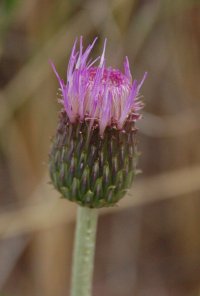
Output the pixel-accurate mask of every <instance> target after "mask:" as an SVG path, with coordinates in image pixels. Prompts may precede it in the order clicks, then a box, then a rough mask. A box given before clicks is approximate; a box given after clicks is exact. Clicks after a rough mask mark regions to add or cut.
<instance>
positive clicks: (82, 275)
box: [71, 206, 98, 296]
mask: <svg viewBox="0 0 200 296" xmlns="http://www.w3.org/2000/svg"><path fill="white" fill-rule="evenodd" d="M97 217H98V211H97V210H96V209H90V208H86V207H81V206H79V207H78V213H77V225H76V234H75V246H74V254H73V268H72V285H71V296H91V290H92V278H93V268H94V251H95V241H96V228H97Z"/></svg>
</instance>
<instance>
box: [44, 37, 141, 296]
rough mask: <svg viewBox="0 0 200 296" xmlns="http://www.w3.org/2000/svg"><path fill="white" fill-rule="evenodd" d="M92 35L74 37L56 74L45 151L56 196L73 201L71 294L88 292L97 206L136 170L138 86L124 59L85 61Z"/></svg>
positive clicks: (119, 193) (119, 191) (116, 195)
mask: <svg viewBox="0 0 200 296" xmlns="http://www.w3.org/2000/svg"><path fill="white" fill-rule="evenodd" d="M95 42H96V39H95V40H94V41H93V43H92V44H90V45H89V46H88V47H87V48H86V49H85V51H84V50H83V43H82V37H81V38H80V46H79V50H78V51H77V50H76V47H77V40H76V41H75V43H74V46H73V48H72V52H71V56H70V59H69V64H68V67H67V77H66V82H65V81H64V80H63V79H61V78H60V76H59V74H58V73H57V70H56V68H55V66H54V64H53V63H52V67H53V70H54V72H55V75H56V77H57V79H58V82H59V85H60V92H61V98H60V99H59V101H60V103H61V110H60V114H59V122H58V128H57V131H56V134H55V136H54V138H53V141H52V148H51V151H50V156H49V169H50V177H51V180H52V183H53V184H54V186H55V188H56V189H57V190H58V191H59V192H60V193H61V195H62V196H63V197H64V198H66V199H68V200H70V201H72V202H75V203H77V204H78V205H79V207H78V214H77V227H76V236H75V247H74V256H73V270H72V287H71V296H90V295H91V282H92V273H93V265H94V264H93V259H94V249H95V236H96V225H97V214H98V210H97V209H98V208H102V207H110V206H114V205H115V204H116V203H117V202H118V201H119V200H120V199H121V198H122V197H123V196H124V195H125V193H126V192H127V190H128V188H129V187H130V185H131V184H132V181H133V179H134V176H135V175H136V172H137V170H136V162H137V156H138V153H137V148H136V132H137V129H136V127H135V123H136V121H137V120H138V119H140V118H141V115H140V109H141V108H142V102H141V100H140V88H141V86H142V84H143V82H144V80H145V78H146V73H145V74H144V76H143V78H142V80H141V81H140V82H137V80H133V78H132V75H131V72H130V67H129V61H128V58H127V57H126V58H125V60H124V73H122V72H121V71H120V70H118V69H114V68H111V67H106V63H105V49H106V40H105V42H104V47H103V51H102V54H101V56H98V57H97V58H96V59H94V60H89V55H90V53H91V51H92V49H93V47H94V45H95Z"/></svg>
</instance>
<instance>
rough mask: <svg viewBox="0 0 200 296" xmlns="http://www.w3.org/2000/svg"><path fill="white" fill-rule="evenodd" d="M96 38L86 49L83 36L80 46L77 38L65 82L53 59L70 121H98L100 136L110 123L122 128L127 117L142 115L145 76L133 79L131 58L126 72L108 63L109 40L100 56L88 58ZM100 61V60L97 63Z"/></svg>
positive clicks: (134, 117) (125, 67)
mask: <svg viewBox="0 0 200 296" xmlns="http://www.w3.org/2000/svg"><path fill="white" fill-rule="evenodd" d="M96 40H97V38H95V39H94V41H93V43H92V44H90V45H89V46H88V47H87V48H86V50H85V51H83V42H82V37H81V38H80V46H79V50H78V51H77V50H76V47H77V39H76V41H75V43H74V46H73V48H72V52H71V56H70V59H69V64H68V67H67V77H66V82H64V80H63V79H61V78H60V76H59V74H58V73H57V71H56V68H55V66H54V64H53V63H51V64H52V67H53V70H54V72H55V74H56V77H57V79H58V81H59V84H60V89H61V93H62V100H61V102H62V104H63V106H64V109H65V111H66V114H67V116H68V118H69V121H70V122H71V123H75V122H76V121H81V122H83V121H84V120H88V121H89V122H90V127H92V126H93V124H94V123H95V124H96V123H97V124H98V126H99V132H100V136H101V137H103V135H104V131H105V129H106V127H108V126H115V127H116V128H117V129H119V130H121V129H122V128H123V126H124V124H125V122H126V120H127V119H129V120H132V121H136V120H137V119H138V118H140V114H139V110H140V109H141V108H142V103H141V101H140V100H139V92H140V88H141V86H142V84H143V82H144V80H145V78H146V75H147V73H145V74H144V76H143V78H142V80H141V81H140V82H139V83H138V82H137V80H133V79H132V75H131V72H130V67H129V61H128V58H127V57H126V58H125V61H124V73H122V72H121V71H120V70H118V69H114V68H111V67H106V63H105V49H106V40H105V42H104V47H103V51H102V54H101V56H98V57H97V58H96V59H94V60H91V59H90V60H89V55H90V53H91V51H92V49H93V47H94V45H95V43H96ZM97 62H98V64H97Z"/></svg>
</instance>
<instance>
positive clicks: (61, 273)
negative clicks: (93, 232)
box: [0, 0, 200, 296]
mask: <svg viewBox="0 0 200 296" xmlns="http://www.w3.org/2000/svg"><path fill="white" fill-rule="evenodd" d="M80 35H83V36H84V44H85V45H87V44H88V43H89V42H91V40H93V38H94V36H99V41H98V44H97V46H96V48H95V49H94V51H93V53H94V55H95V54H97V53H99V52H100V51H101V49H102V44H103V40H104V38H105V37H107V38H108V47H107V53H106V56H107V64H109V65H113V66H114V67H121V66H122V62H123V57H124V56H125V55H128V57H129V59H130V64H131V69H132V73H133V75H134V77H136V78H138V79H140V78H141V77H142V74H143V73H144V71H148V78H147V80H146V82H145V84H144V86H143V89H142V94H143V95H144V101H145V105H146V106H145V109H144V112H143V115H144V116H143V119H142V120H141V121H140V122H139V123H138V128H139V135H138V139H139V144H138V145H139V150H140V151H141V152H142V154H141V157H140V162H139V168H141V170H142V171H143V173H142V174H141V175H140V176H138V177H137V180H136V181H135V183H134V186H133V187H132V189H131V190H130V192H129V193H128V194H127V196H126V198H124V199H123V200H122V201H121V202H120V203H119V206H118V207H115V208H113V209H109V211H104V210H101V215H100V220H99V228H98V237H97V251H96V258H95V260H96V266H95V275H94V293H93V295H95V296H100V295H109V296H122V295H123V296H132V295H134V296H165V295H166V296H169V295H170V296H179V295H180V296H200V231H199V225H200V215H199V213H200V1H199V0H176V1H173V0H160V1H159V0H111V1H109V0H67V1H66V0H59V1H57V0H26V1H22V0H1V2H0V291H1V292H0V295H1V296H40V295H42V296H58V295H59V296H64V295H69V279H70V269H71V255H72V245H73V236H74V225H75V224H74V221H75V213H76V206H75V205H73V204H71V203H70V202H68V201H65V200H62V199H60V198H59V194H58V193H57V192H56V191H55V190H54V189H53V187H52V185H51V184H49V177H48V151H49V146H50V139H51V137H52V135H53V134H54V131H55V129H56V125H57V115H58V110H59V105H58V103H57V99H56V93H57V89H58V83H57V81H56V78H55V75H54V74H53V71H52V69H51V67H50V65H49V63H48V60H49V59H52V60H53V61H54V63H55V64H56V66H57V68H58V70H59V72H60V73H62V75H65V70H66V65H67V61H68V57H69V52H70V50H71V47H72V44H73V42H74V39H75V37H76V36H80Z"/></svg>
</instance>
